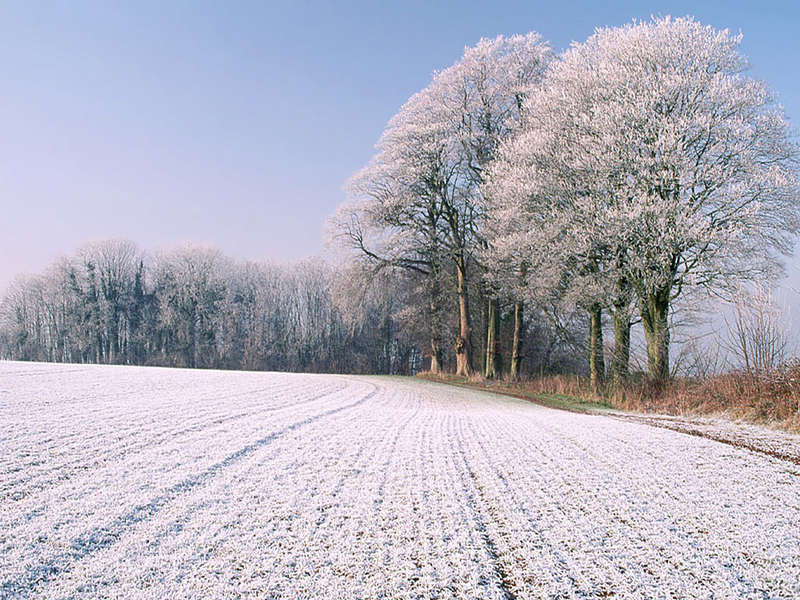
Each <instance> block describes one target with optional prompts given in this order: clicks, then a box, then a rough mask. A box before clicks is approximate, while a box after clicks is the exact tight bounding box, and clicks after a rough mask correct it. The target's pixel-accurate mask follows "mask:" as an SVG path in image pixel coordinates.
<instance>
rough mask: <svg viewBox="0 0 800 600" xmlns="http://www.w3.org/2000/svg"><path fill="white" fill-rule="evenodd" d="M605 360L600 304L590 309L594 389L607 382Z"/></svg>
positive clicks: (590, 355) (590, 346) (591, 364)
mask: <svg viewBox="0 0 800 600" xmlns="http://www.w3.org/2000/svg"><path fill="white" fill-rule="evenodd" d="M605 371H606V366H605V361H604V359H603V319H602V312H601V309H600V305H599V304H595V305H593V306H592V307H591V308H590V309H589V377H590V382H591V386H592V389H593V390H595V391H597V390H599V389H600V388H601V387H602V385H603V383H604V381H605Z"/></svg>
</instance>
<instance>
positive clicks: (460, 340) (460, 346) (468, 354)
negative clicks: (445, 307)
mask: <svg viewBox="0 0 800 600" xmlns="http://www.w3.org/2000/svg"><path fill="white" fill-rule="evenodd" d="M456 277H457V287H456V291H457V293H458V317H459V318H458V325H459V326H458V337H456V344H455V353H456V375H463V376H464V377H469V376H470V375H472V373H473V367H472V340H471V339H470V338H471V337H472V324H471V323H470V318H469V297H468V293H467V274H466V264H465V261H464V257H463V256H459V257H458V259H457V260H456Z"/></svg>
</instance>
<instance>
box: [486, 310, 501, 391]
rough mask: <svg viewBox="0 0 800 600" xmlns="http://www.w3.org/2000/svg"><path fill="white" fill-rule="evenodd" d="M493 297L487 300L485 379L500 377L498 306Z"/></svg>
mask: <svg viewBox="0 0 800 600" xmlns="http://www.w3.org/2000/svg"><path fill="white" fill-rule="evenodd" d="M498 304H499V303H498V302H497V300H495V299H494V298H492V299H490V300H489V314H488V316H487V323H486V364H485V370H484V376H485V377H486V379H495V378H497V377H500V375H501V372H502V368H501V356H500V348H499V341H498V337H499V334H500V307H499V306H498Z"/></svg>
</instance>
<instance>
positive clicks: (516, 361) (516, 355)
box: [511, 300, 524, 381]
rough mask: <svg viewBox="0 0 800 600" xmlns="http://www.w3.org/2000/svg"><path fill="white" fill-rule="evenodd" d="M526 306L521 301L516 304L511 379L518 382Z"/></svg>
mask: <svg viewBox="0 0 800 600" xmlns="http://www.w3.org/2000/svg"><path fill="white" fill-rule="evenodd" d="M523 310H524V306H523V304H522V301H521V300H517V301H516V302H515V303H514V338H513V340H512V342H511V379H513V380H515V381H516V380H518V379H519V377H520V371H519V368H520V366H521V363H522V319H523Z"/></svg>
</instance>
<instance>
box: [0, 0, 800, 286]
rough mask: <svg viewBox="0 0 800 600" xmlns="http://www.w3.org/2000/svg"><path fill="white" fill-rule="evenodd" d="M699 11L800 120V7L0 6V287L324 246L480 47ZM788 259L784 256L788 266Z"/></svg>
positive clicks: (292, 254) (578, 35)
mask: <svg viewBox="0 0 800 600" xmlns="http://www.w3.org/2000/svg"><path fill="white" fill-rule="evenodd" d="M667 14H671V15H674V16H682V15H687V14H691V15H693V16H695V17H696V18H697V19H698V20H700V21H701V22H703V23H705V24H709V25H712V26H714V27H717V28H726V27H727V28H730V29H732V30H734V31H738V30H741V31H742V33H743V35H744V39H743V43H742V46H741V49H742V51H743V52H744V53H745V54H746V55H747V56H749V58H750V60H751V63H752V67H753V68H752V74H753V75H754V76H756V77H758V78H760V79H763V80H765V81H766V82H767V83H768V84H769V85H770V87H771V88H772V89H773V90H774V91H775V92H776V93H777V96H778V98H779V100H780V101H781V103H782V104H783V105H784V107H785V109H786V113H787V114H788V116H789V118H790V119H791V121H792V122H793V124H794V126H795V128H796V129H798V128H799V127H798V123H800V77H798V60H800V40H799V39H798V38H800V35H798V26H800V8H799V7H798V4H796V3H793V2H788V1H785V2H770V1H766V2H760V3H754V2H614V3H596V2H548V3H541V2H491V3H490V2H425V1H421V0H420V1H410V2H393V3H392V2H230V3H221V2H194V1H191V2H190V1H188V0H187V1H182V2H178V1H174V2H151V1H147V2H145V1H137V2H128V3H119V2H84V1H73V2H49V3H43V2H0V39H1V40H2V48H3V52H0V72H2V73H3V81H2V84H0V85H2V87H1V88H0V89H1V90H2V92H0V132H1V133H0V207H2V211H0V215H1V216H0V257H2V260H0V293H2V290H4V289H5V287H6V286H7V285H8V283H9V282H10V281H11V280H12V278H13V277H14V275H16V274H17V273H20V272H39V271H41V270H42V269H43V268H45V267H46V266H47V265H48V264H49V263H51V262H52V261H53V260H54V259H55V258H56V257H57V256H59V255H62V254H68V253H71V252H73V251H74V250H75V249H76V248H77V247H78V246H80V245H81V244H82V243H84V242H86V241H89V240H93V239H103V238H109V237H122V238H128V239H131V240H133V241H135V242H137V243H138V244H139V245H140V246H141V247H143V248H146V249H155V248H158V247H163V246H170V245H175V244H178V243H181V242H184V241H192V242H196V243H202V244H211V245H214V246H217V247H218V248H220V249H221V250H222V251H223V252H225V253H226V254H229V255H231V256H234V257H240V258H253V259H260V258H273V259H277V260H295V259H299V258H302V257H305V256H309V255H314V254H323V253H324V247H323V242H322V228H323V224H324V221H325V219H326V217H327V216H328V215H329V214H330V213H331V212H332V211H333V210H334V209H335V208H336V206H337V205H338V204H339V203H341V202H342V201H343V200H344V194H343V192H342V185H343V183H344V181H345V180H346V179H347V178H348V177H349V176H350V175H351V174H352V173H353V172H355V171H356V170H357V169H358V168H359V167H361V166H362V165H363V164H364V163H365V162H366V161H367V160H368V159H369V157H370V156H371V154H372V152H373V145H374V143H375V141H376V140H377V138H378V136H379V135H380V132H381V130H382V129H383V127H384V125H385V124H386V121H387V120H388V119H389V118H390V117H391V115H392V114H394V113H395V112H396V111H397V109H398V108H399V107H400V106H401V105H402V103H403V102H404V101H405V100H406V99H407V98H408V97H409V96H410V95H411V94H413V93H414V92H415V91H417V90H419V89H420V88H422V87H424V86H425V85H426V84H427V83H428V82H429V80H430V77H431V73H432V71H433V70H435V69H440V68H444V67H447V66H449V65H450V64H452V63H453V62H454V61H455V60H457V59H458V58H459V56H460V55H461V53H462V51H463V48H464V46H465V45H472V44H474V43H475V42H477V41H478V40H479V39H480V38H481V37H493V36H495V35H497V34H500V33H502V34H513V33H524V32H527V31H530V30H536V31H538V32H539V33H540V34H541V35H542V37H543V38H545V39H547V40H550V41H551V43H552V45H553V47H554V48H555V49H556V50H562V49H564V48H565V47H567V46H568V45H569V43H570V42H571V41H573V40H575V41H582V40H584V39H585V38H586V37H587V36H588V35H590V34H591V33H592V31H593V29H594V28H595V27H597V26H606V25H621V24H624V23H627V22H629V21H631V20H632V19H634V18H637V19H647V18H649V17H650V15H667ZM797 263H798V261H797V260H793V261H790V264H789V269H790V271H791V272H798V269H797Z"/></svg>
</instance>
